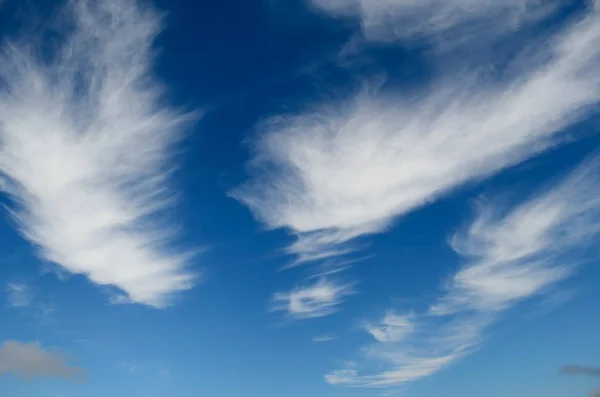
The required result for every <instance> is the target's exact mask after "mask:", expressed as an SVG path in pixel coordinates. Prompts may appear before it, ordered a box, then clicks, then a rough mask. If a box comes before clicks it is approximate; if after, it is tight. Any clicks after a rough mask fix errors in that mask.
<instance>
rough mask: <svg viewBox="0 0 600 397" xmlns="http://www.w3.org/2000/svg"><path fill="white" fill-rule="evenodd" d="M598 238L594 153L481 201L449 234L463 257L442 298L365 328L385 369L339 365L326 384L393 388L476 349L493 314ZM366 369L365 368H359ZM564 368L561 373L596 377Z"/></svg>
mask: <svg viewBox="0 0 600 397" xmlns="http://www.w3.org/2000/svg"><path fill="white" fill-rule="evenodd" d="M598 236H600V158H598V159H596V160H594V161H591V162H587V163H584V164H583V165H581V166H580V167H579V168H578V169H576V170H575V171H574V172H573V173H572V174H570V175H569V176H568V177H567V178H565V179H564V180H562V181H560V182H559V183H557V184H556V185H554V186H551V187H550V188H548V189H546V190H544V191H542V192H540V193H538V194H536V195H534V196H532V197H530V198H529V199H527V200H525V201H523V202H522V203H520V204H518V205H517V206H515V207H513V208H510V209H508V210H507V209H506V208H503V207H501V206H498V205H494V204H493V203H491V202H481V203H480V206H479V208H478V214H477V216H476V218H475V220H474V221H473V222H472V223H471V224H470V226H469V227H468V228H466V229H465V230H463V231H460V232H458V233H457V234H456V235H455V236H454V238H453V239H452V247H453V248H454V250H455V251H456V253H457V254H458V255H460V256H461V258H462V259H463V261H464V264H463V266H462V268H461V269H460V270H459V271H458V272H457V273H456V274H455V275H454V276H453V277H452V279H451V281H450V282H449V283H448V284H447V287H446V291H445V293H444V295H443V296H441V297H440V298H439V299H437V300H436V301H435V302H434V303H433V304H432V305H430V307H429V309H428V310H427V311H426V312H425V313H422V314H421V315H418V316H415V315H410V316H405V317H399V316H398V315H395V314H389V313H388V314H387V315H386V316H385V317H384V318H383V319H382V320H381V321H380V322H379V323H377V324H371V325H370V326H369V327H368V328H367V331H368V332H369V333H370V334H371V335H372V336H373V337H374V339H375V340H376V341H377V342H378V343H374V344H371V345H369V346H367V347H365V348H364V349H362V352H363V354H364V355H365V356H366V358H367V359H368V361H369V362H373V360H374V361H375V362H376V363H377V364H378V365H377V367H379V366H383V367H384V368H386V369H385V370H383V371H374V372H373V373H371V374H367V375H365V374H363V373H362V372H360V371H359V370H358V369H351V370H349V369H346V368H343V369H340V370H337V371H334V372H332V373H330V374H329V375H327V376H326V380H327V381H328V382H329V383H332V384H345V385H352V386H361V387H384V386H397V385H401V384H405V383H407V382H411V381H413V380H416V379H419V378H422V377H425V376H429V375H432V374H434V373H436V372H437V371H439V370H440V369H442V368H444V367H446V366H448V365H450V364H452V363H453V362H455V361H456V360H458V359H460V358H462V357H464V356H465V355H467V354H469V353H470V352H472V351H473V350H474V349H477V348H478V347H479V346H480V345H481V343H482V342H483V340H484V338H485V337H486V333H487V331H488V330H489V328H490V327H491V326H492V325H493V324H495V323H496V322H497V321H498V318H499V316H500V314H501V313H503V312H505V311H506V310H507V309H510V308H511V307H514V306H515V305H517V304H518V303H519V302H520V301H522V300H524V299H527V298H531V297H533V296H535V295H538V294H541V293H543V292H544V291H546V290H547V289H548V288H549V287H551V286H553V285H554V284H556V283H557V282H559V281H561V280H563V279H564V278H566V277H568V276H569V275H570V274H572V272H573V271H574V270H575V269H576V266H577V265H579V263H580V261H582V260H584V259H586V258H583V257H582V256H581V254H580V252H585V248H586V247H588V246H589V245H590V244H591V243H592V241H593V239H594V238H597V237H598ZM362 369H363V370H365V371H366V372H369V369H370V368H369V366H366V368H365V367H362ZM598 371H599V370H598V369H595V368H587V367H576V366H569V367H565V368H564V369H563V372H565V373H572V374H577V373H579V374H586V375H592V376H598V375H600V372H598Z"/></svg>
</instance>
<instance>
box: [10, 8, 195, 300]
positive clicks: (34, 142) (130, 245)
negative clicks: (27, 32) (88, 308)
mask: <svg viewBox="0 0 600 397" xmlns="http://www.w3.org/2000/svg"><path fill="white" fill-rule="evenodd" d="M64 11H65V12H64V15H65V16H68V17H69V18H70V19H69V21H70V22H72V26H69V27H68V28H65V41H64V43H63V45H62V46H61V47H60V48H57V49H55V50H54V52H53V54H52V55H51V57H50V58H49V59H48V57H46V59H44V57H42V56H41V55H40V54H39V53H38V52H37V51H36V50H35V49H36V48H38V46H39V44H40V43H39V42H38V41H40V40H41V39H39V40H38V41H35V40H30V38H27V37H25V38H21V39H20V40H16V41H12V42H7V43H5V44H4V45H3V47H2V49H1V53H0V82H1V84H0V176H3V177H4V179H5V181H4V182H3V183H2V184H1V185H0V188H1V189H2V190H4V191H5V192H6V193H8V194H9V195H10V196H11V197H12V198H13V199H14V202H15V206H14V208H12V209H11V212H12V214H13V215H14V217H15V219H16V220H17V221H18V225H19V227H20V231H21V233H22V234H23V235H24V236H25V237H26V238H27V239H28V240H29V241H30V242H31V243H32V244H34V245H35V246H36V247H38V249H39V255H40V256H41V257H42V258H43V259H45V260H47V261H50V262H53V263H55V264H57V265H60V266H61V267H62V268H63V269H65V270H67V271H68V272H71V273H74V274H83V275H85V276H87V277H88V279H89V280H90V281H92V282H93V283H96V284H100V285H112V286H115V287H118V288H119V289H120V290H122V291H123V292H124V293H125V294H126V295H127V297H126V299H127V300H128V301H132V302H136V303H142V304H147V305H151V306H157V307H160V306H163V305H165V304H167V303H168V297H169V296H170V295H171V294H172V293H175V292H178V291H181V290H185V289H187V288H190V287H191V285H192V281H193V277H192V276H191V275H190V274H188V273H187V272H186V271H185V270H184V267H185V264H186V259H187V256H186V255H183V254H180V253H173V252H169V250H168V249H167V243H168V242H169V241H170V239H171V238H172V237H173V233H172V232H173V230H171V229H169V228H167V227H166V226H165V225H163V224H161V222H159V219H158V215H159V211H160V210H162V209H163V208H164V207H165V206H166V205H167V204H168V203H169V200H170V199H171V197H170V195H169V193H168V189H167V188H166V181H167V178H168V175H169V171H170V170H171V168H172V165H171V164H169V160H170V151H171V150H170V149H171V148H172V146H173V145H174V144H175V143H176V142H177V140H178V137H179V136H180V134H181V129H182V128H183V124H184V122H186V121H187V120H186V119H188V117H187V116H186V115H183V114H180V113H178V112H177V111H175V110H173V109H170V108H169V107H166V106H163V99H162V88H161V86H160V84H159V83H158V82H157V81H155V80H156V79H155V77H154V76H152V73H151V70H150V68H151V66H152V61H153V57H154V52H153V49H152V43H153V40H154V38H155V36H156V35H157V34H158V33H159V31H160V18H159V15H158V14H157V13H156V12H155V11H154V10H152V9H150V8H147V7H145V6H143V5H142V4H141V2H137V1H119V0H107V1H102V2H94V1H88V0H73V1H69V2H67V5H66V7H65V10H64Z"/></svg>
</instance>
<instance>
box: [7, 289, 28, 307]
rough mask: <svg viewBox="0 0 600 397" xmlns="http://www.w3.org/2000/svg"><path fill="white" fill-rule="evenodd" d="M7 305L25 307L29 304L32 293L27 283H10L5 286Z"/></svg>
mask: <svg viewBox="0 0 600 397" xmlns="http://www.w3.org/2000/svg"><path fill="white" fill-rule="evenodd" d="M6 294H7V306H8V307H27V306H29V305H31V302H32V301H33V298H34V294H33V291H31V288H29V286H28V285H27V284H23V283H11V284H8V286H7V287H6Z"/></svg>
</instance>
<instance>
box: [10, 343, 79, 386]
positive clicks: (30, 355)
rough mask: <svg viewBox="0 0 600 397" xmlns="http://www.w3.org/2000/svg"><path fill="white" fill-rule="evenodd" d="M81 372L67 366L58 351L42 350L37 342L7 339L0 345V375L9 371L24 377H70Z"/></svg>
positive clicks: (77, 368)
mask: <svg viewBox="0 0 600 397" xmlns="http://www.w3.org/2000/svg"><path fill="white" fill-rule="evenodd" d="M82 372H83V370H82V369H81V368H79V367H71V366H68V365H67V364H66V363H65V359H64V357H63V356H62V355H61V354H60V353H57V352H54V353H51V352H48V351H46V350H44V348H42V346H41V345H40V343H39V342H32V343H22V342H19V341H10V340H9V341H5V342H4V343H3V344H2V345H1V346H0V375H4V374H7V373H11V374H15V375H17V376H19V377H21V378H24V379H31V378H38V377H57V378H68V379H72V378H74V377H75V376H78V375H80V374H82Z"/></svg>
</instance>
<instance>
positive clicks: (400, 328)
mask: <svg viewBox="0 0 600 397" xmlns="http://www.w3.org/2000/svg"><path fill="white" fill-rule="evenodd" d="M413 319H414V316H413V315H410V314H408V315H406V314H405V315H397V314H395V313H394V312H393V311H390V312H388V313H387V314H386V315H385V317H384V318H383V319H382V320H381V321H380V322H379V323H378V324H371V323H369V324H367V325H366V327H365V328H366V331H367V332H368V333H369V334H371V336H373V338H375V339H376V340H377V341H379V342H398V341H401V340H402V339H404V338H406V337H407V336H409V335H410V334H411V333H412V332H413V331H414V328H415V325H414V323H413Z"/></svg>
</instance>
